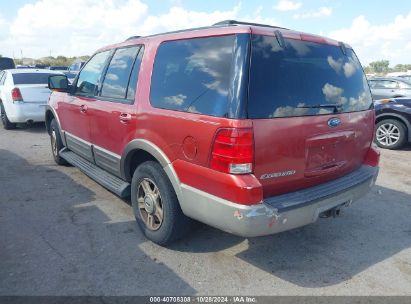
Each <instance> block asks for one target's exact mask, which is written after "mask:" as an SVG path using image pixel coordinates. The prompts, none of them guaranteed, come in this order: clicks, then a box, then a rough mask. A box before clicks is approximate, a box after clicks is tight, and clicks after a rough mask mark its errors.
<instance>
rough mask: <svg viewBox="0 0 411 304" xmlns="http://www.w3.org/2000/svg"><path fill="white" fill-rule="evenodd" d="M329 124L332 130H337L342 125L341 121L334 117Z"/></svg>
mask: <svg viewBox="0 0 411 304" xmlns="http://www.w3.org/2000/svg"><path fill="white" fill-rule="evenodd" d="M327 124H328V126H329V127H330V128H335V127H338V126H339V125H340V124H341V120H340V119H339V118H337V117H333V118H330V119H329V120H328V122H327Z"/></svg>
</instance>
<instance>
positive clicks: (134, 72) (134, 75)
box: [127, 46, 144, 100]
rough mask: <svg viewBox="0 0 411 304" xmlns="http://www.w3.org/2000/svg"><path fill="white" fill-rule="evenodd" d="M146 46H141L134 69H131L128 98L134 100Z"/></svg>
mask: <svg viewBox="0 0 411 304" xmlns="http://www.w3.org/2000/svg"><path fill="white" fill-rule="evenodd" d="M143 53H144V46H142V47H141V48H140V51H139V52H138V56H137V58H136V61H135V62H134V66H133V70H132V71H131V75H130V81H129V82H128V89H127V99H128V100H134V96H135V95H136V89H137V79H138V73H139V72H140V66H141V60H142V59H143Z"/></svg>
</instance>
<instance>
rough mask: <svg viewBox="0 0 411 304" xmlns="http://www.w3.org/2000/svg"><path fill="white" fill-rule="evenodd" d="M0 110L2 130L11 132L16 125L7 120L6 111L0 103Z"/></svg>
mask: <svg viewBox="0 0 411 304" xmlns="http://www.w3.org/2000/svg"><path fill="white" fill-rule="evenodd" d="M0 108H1V109H0V110H1V122H2V124H3V128H4V129H5V130H12V129H15V128H16V124H15V123H12V122H10V120H9V118H8V117H7V114H6V110H5V109H4V106H3V103H0Z"/></svg>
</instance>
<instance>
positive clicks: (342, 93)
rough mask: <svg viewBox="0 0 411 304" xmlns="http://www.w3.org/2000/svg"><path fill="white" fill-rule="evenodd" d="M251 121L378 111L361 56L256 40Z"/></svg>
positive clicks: (299, 43) (308, 44)
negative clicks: (373, 109) (374, 107)
mask: <svg viewBox="0 0 411 304" xmlns="http://www.w3.org/2000/svg"><path fill="white" fill-rule="evenodd" d="M251 53H252V54H251V56H252V57H251V68H250V85H249V101H248V116H249V118H274V117H291V116H307V115H322V114H332V113H341V112H354V111H364V110H367V109H369V108H370V107H371V106H372V98H371V94H370V90H369V87H368V83H367V80H366V78H365V75H364V72H363V70H362V67H361V64H360V62H359V61H358V59H357V57H356V55H355V53H354V52H353V51H352V50H351V49H349V48H347V49H346V55H344V53H343V51H342V49H341V48H340V47H338V46H333V45H327V44H319V43H314V42H308V41H301V40H292V39H286V40H285V48H282V47H281V46H280V45H279V43H278V41H277V39H276V37H273V36H262V35H253V36H252V52H251Z"/></svg>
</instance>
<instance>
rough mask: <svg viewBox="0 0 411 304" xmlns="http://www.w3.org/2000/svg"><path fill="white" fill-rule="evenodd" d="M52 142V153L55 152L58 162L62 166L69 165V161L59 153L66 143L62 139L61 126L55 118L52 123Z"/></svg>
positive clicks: (55, 158)
mask: <svg viewBox="0 0 411 304" xmlns="http://www.w3.org/2000/svg"><path fill="white" fill-rule="evenodd" d="M50 144H51V153H52V154H53V158H54V161H55V162H56V164H57V165H60V166H61V165H67V162H66V161H65V160H64V159H63V158H61V157H60V155H59V151H60V150H61V149H63V148H64V145H63V142H62V140H61V136H60V130H59V126H58V124H57V121H56V120H55V119H54V118H53V119H52V121H51V123H50Z"/></svg>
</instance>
